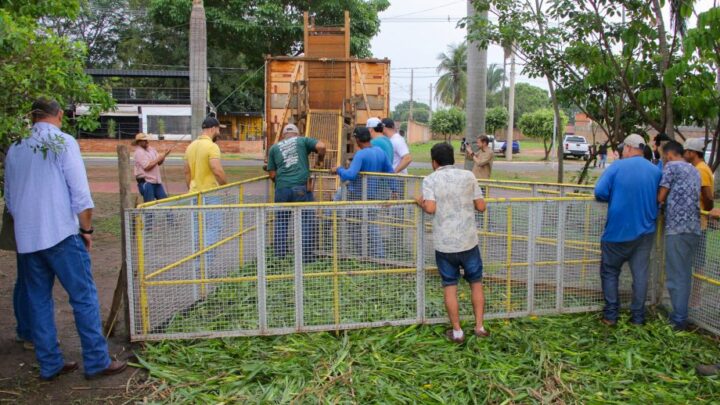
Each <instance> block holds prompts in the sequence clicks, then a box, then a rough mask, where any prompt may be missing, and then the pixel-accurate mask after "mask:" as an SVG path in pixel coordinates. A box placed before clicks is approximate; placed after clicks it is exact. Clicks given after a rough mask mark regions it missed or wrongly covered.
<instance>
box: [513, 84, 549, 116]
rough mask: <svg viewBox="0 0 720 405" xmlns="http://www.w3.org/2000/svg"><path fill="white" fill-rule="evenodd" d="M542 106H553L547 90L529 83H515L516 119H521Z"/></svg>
mask: <svg viewBox="0 0 720 405" xmlns="http://www.w3.org/2000/svg"><path fill="white" fill-rule="evenodd" d="M542 108H552V103H551V102H550V97H548V92H547V90H545V89H542V88H540V87H537V86H533V85H532V84H528V83H517V84H516V85H515V120H516V121H517V120H520V119H521V118H522V116H523V115H525V114H527V113H531V112H535V111H537V110H539V109H542Z"/></svg>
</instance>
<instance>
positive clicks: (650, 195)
mask: <svg viewBox="0 0 720 405" xmlns="http://www.w3.org/2000/svg"><path fill="white" fill-rule="evenodd" d="M621 146H622V148H619V149H618V150H622V159H621V160H619V161H617V162H615V163H613V164H612V166H610V167H609V168H608V169H606V170H605V172H604V173H603V174H602V176H601V177H600V179H599V180H598V182H597V184H596V185H595V198H596V199H597V200H598V201H602V202H607V203H608V205H609V207H608V214H607V222H606V224H605V232H604V233H603V235H602V239H601V243H600V249H601V251H602V252H601V262H600V279H601V281H602V290H603V296H604V298H605V308H604V310H603V315H604V316H603V319H602V322H603V323H604V324H605V325H608V326H614V325H615V324H617V321H618V318H619V316H620V296H619V293H618V287H619V282H620V281H619V280H620V272H621V270H622V266H623V264H625V262H628V263H629V264H630V271H631V272H632V278H633V285H632V303H631V305H630V312H631V317H630V322H631V323H633V324H635V325H642V324H644V323H645V299H646V295H647V283H648V266H649V263H650V253H651V251H652V247H653V241H654V239H655V223H656V220H657V216H658V203H657V194H658V188H659V186H660V178H661V176H662V172H660V169H658V167H657V166H655V165H654V164H652V163H651V162H650V161H648V160H646V159H644V158H643V156H644V151H645V147H646V146H647V144H646V142H645V139H643V137H641V136H640V135H636V134H633V135H630V136H628V137H627V138H625V141H624V142H623V144H622V145H621Z"/></svg>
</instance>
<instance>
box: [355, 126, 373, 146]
mask: <svg viewBox="0 0 720 405" xmlns="http://www.w3.org/2000/svg"><path fill="white" fill-rule="evenodd" d="M353 136H354V137H355V138H357V140H358V141H360V142H370V130H369V129H367V128H363V127H356V128H355V130H354V131H353Z"/></svg>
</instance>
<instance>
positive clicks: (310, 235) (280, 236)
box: [274, 186, 317, 261]
mask: <svg viewBox="0 0 720 405" xmlns="http://www.w3.org/2000/svg"><path fill="white" fill-rule="evenodd" d="M311 201H313V196H312V193H310V192H308V190H307V187H306V186H295V187H285V188H276V189H275V202H276V203H298V202H311ZM291 215H292V211H288V210H282V211H276V212H275V241H274V251H275V256H277V257H285V256H286V255H287V254H288V249H289V248H288V246H289V243H288V224H289V223H290V216H291ZM301 217H302V244H303V246H302V252H303V260H306V261H307V260H311V258H312V257H313V254H312V252H313V250H315V249H316V248H317V246H316V245H315V234H316V233H315V232H314V228H315V216H314V215H313V213H312V212H311V211H310V210H308V209H303V210H302V214H301ZM290 234H291V235H292V234H293V232H292V231H291V232H290Z"/></svg>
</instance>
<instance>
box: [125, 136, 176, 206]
mask: <svg viewBox="0 0 720 405" xmlns="http://www.w3.org/2000/svg"><path fill="white" fill-rule="evenodd" d="M149 140H150V137H149V136H148V135H147V134H145V133H142V132H140V133H139V134H137V135H135V140H134V141H133V145H136V146H137V148H135V153H134V155H133V159H134V160H135V167H134V170H133V172H134V174H135V180H137V183H138V191H140V194H142V196H143V200H144V201H145V202H149V201H155V200H162V199H163V198H167V193H166V192H165V188H164V187H163V185H162V177H161V176H160V165H162V164H163V163H164V162H165V158H166V157H167V155H168V154H170V150H169V149H168V150H166V151H165V152H163V154H162V155H161V154H158V152H157V150H155V148H153V147H152V146H150V144H149V142H148V141H149Z"/></svg>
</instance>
